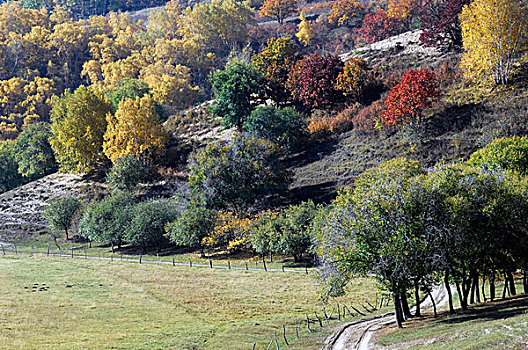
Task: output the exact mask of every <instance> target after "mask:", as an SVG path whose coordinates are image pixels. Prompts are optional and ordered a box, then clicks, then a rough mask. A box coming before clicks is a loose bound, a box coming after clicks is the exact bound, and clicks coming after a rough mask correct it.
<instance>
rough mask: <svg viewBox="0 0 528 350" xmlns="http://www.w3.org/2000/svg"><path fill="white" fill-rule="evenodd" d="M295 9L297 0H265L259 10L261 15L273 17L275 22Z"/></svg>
mask: <svg viewBox="0 0 528 350" xmlns="http://www.w3.org/2000/svg"><path fill="white" fill-rule="evenodd" d="M295 10H297V0H266V1H264V3H263V4H262V7H261V8H260V10H259V15H260V16H261V17H271V18H275V19H276V20H277V22H279V23H281V24H282V22H284V19H285V18H286V17H288V16H289V15H291V14H292V13H293V12H295Z"/></svg>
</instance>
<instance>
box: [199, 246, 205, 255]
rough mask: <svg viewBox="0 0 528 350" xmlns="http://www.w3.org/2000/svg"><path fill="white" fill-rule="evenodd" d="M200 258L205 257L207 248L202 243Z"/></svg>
mask: <svg viewBox="0 0 528 350" xmlns="http://www.w3.org/2000/svg"><path fill="white" fill-rule="evenodd" d="M200 258H205V250H204V247H203V245H200Z"/></svg>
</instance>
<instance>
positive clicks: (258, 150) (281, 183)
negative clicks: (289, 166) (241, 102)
mask: <svg viewBox="0 0 528 350" xmlns="http://www.w3.org/2000/svg"><path fill="white" fill-rule="evenodd" d="M189 171H190V174H189V187H190V188H191V189H192V190H193V192H194V193H195V195H196V196H197V197H198V198H200V200H201V201H203V203H204V204H205V205H207V206H209V207H214V208H232V209H234V210H236V211H237V212H239V211H240V210H242V209H245V208H248V207H250V206H252V205H254V204H256V202H257V201H262V200H264V199H265V198H266V197H267V196H269V195H273V194H277V193H279V192H280V191H282V190H284V189H285V188H286V187H287V184H288V183H289V181H290V177H289V173H288V172H287V171H286V170H285V169H284V167H283V165H282V164H281V162H280V159H279V152H278V150H277V147H276V146H275V145H273V144H272V143H270V142H269V141H265V140H259V139H255V138H244V137H243V136H241V135H237V136H235V137H234V139H233V140H232V141H231V142H230V143H229V144H226V145H219V144H212V145H208V146H207V147H206V148H205V149H202V150H200V151H198V152H197V153H194V154H193V155H191V157H190V159H189Z"/></svg>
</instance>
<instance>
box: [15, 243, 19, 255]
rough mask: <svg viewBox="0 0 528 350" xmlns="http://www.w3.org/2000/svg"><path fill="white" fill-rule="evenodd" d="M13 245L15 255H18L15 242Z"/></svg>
mask: <svg viewBox="0 0 528 350" xmlns="http://www.w3.org/2000/svg"><path fill="white" fill-rule="evenodd" d="M14 246H15V255H18V250H17V246H16V244H14Z"/></svg>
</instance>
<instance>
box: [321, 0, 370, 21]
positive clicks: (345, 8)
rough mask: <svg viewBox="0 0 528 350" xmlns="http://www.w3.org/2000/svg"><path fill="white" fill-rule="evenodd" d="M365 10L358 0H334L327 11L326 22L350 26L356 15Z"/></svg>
mask: <svg viewBox="0 0 528 350" xmlns="http://www.w3.org/2000/svg"><path fill="white" fill-rule="evenodd" d="M364 11H365V9H364V7H363V5H361V3H360V2H359V1H358V0H339V1H336V2H334V4H333V5H332V9H331V10H330V12H329V13H328V22H330V23H332V24H334V23H336V24H337V25H338V26H351V25H353V24H354V23H355V20H356V19H357V17H359V16H360V15H362V14H363V12H364Z"/></svg>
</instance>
